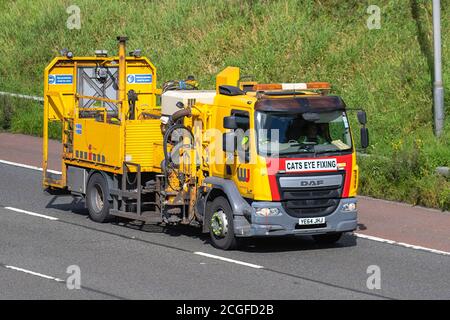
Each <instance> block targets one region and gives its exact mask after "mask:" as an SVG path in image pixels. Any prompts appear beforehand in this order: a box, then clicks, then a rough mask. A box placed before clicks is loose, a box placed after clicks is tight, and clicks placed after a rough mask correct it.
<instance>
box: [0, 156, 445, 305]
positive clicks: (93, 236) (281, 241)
mask: <svg viewBox="0 0 450 320" xmlns="http://www.w3.org/2000/svg"><path fill="white" fill-rule="evenodd" d="M72 201H73V198H72V197H70V196H60V197H56V196H52V195H49V194H46V193H44V192H43V191H42V189H41V172H39V171H35V170H31V169H26V168H19V167H14V166H10V165H5V164H0V231H1V232H0V288H1V290H0V299H450V272H449V271H450V256H446V255H440V254H435V253H431V252H425V251H420V250H415V249H411V248H404V247H401V246H397V245H392V244H386V243H380V242H376V241H371V240H367V239H361V238H357V237H355V236H353V235H346V236H345V237H344V238H343V239H342V240H341V241H340V242H339V243H338V244H336V245H333V246H328V247H323V246H318V245H316V244H315V243H314V242H313V241H312V240H311V239H309V238H278V239H260V240H252V241H248V242H246V243H245V244H244V246H243V247H242V248H241V249H240V250H238V251H227V252H224V251H220V250H216V249H214V248H213V247H212V246H211V245H210V244H209V243H208V237H207V236H204V235H202V234H201V233H200V232H199V230H197V229H196V228H193V227H177V228H161V227H156V226H145V227H144V228H143V229H142V230H139V226H138V225H133V224H131V223H128V224H127V223H123V222H120V223H110V224H98V223H94V222H92V221H90V220H89V219H88V217H87V211H86V209H84V205H83V203H75V204H74V203H72ZM17 209H19V210H26V211H27V212H25V213H24V212H18V211H14V210H17ZM30 214H40V215H43V216H36V215H30ZM55 219H57V220H55ZM208 254H209V255H213V256H208ZM222 258H225V259H227V258H228V259H232V260H224V259H222ZM246 263H247V264H246ZM72 265H76V266H78V267H79V268H80V275H81V289H72V290H70V289H68V288H67V285H66V281H65V280H66V279H67V278H68V277H69V276H70V274H68V273H67V272H66V271H67V268H68V267H69V266H72ZM371 265H376V266H378V267H379V268H380V271H381V289H372V290H370V289H368V288H367V284H366V282H367V279H368V277H369V276H370V274H368V273H367V268H368V267H369V266H371Z"/></svg>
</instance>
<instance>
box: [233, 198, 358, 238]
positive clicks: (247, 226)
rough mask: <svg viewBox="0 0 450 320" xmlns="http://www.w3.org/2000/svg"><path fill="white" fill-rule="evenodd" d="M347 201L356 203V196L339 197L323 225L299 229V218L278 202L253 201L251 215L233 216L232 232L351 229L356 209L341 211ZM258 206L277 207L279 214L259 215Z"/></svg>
mask: <svg viewBox="0 0 450 320" xmlns="http://www.w3.org/2000/svg"><path fill="white" fill-rule="evenodd" d="M348 203H356V198H344V199H341V200H340V202H339V205H338V207H337V208H336V210H335V211H334V212H333V213H331V214H329V215H327V216H325V222H326V226H325V227H320V228H310V229H309V228H308V229H299V228H298V227H299V226H298V222H299V218H296V217H292V216H290V215H288V214H287V213H286V211H285V210H284V208H283V206H282V204H281V203H280V202H259V201H255V202H253V203H252V209H253V210H252V213H251V216H247V217H244V216H235V217H234V221H233V222H234V233H235V235H236V236H237V237H256V236H265V237H267V236H285V235H316V234H325V233H332V232H348V231H353V230H355V229H356V227H357V211H356V210H355V211H350V212H347V211H343V208H342V207H343V205H344V204H348ZM258 207H259V208H278V210H279V212H280V214H279V215H277V216H271V217H260V216H257V215H256V213H255V212H256V210H255V208H258ZM305 218H307V217H305ZM249 220H250V221H249Z"/></svg>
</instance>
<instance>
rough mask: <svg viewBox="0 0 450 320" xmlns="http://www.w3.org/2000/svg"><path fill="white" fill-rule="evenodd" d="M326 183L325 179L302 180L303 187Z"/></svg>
mask: <svg viewBox="0 0 450 320" xmlns="http://www.w3.org/2000/svg"><path fill="white" fill-rule="evenodd" d="M323 184H324V181H323V180H309V181H300V185H301V186H302V187H317V186H321V185H323Z"/></svg>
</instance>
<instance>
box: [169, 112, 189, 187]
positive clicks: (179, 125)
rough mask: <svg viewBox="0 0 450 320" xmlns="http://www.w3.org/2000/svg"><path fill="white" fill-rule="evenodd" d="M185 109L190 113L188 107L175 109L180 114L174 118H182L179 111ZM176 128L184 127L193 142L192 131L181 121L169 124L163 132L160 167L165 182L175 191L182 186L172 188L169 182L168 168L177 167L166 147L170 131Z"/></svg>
mask: <svg viewBox="0 0 450 320" xmlns="http://www.w3.org/2000/svg"><path fill="white" fill-rule="evenodd" d="M186 110H187V111H189V113H190V110H188V109H183V110H180V111H177V112H176V113H180V115H179V117H178V118H177V119H176V120H178V119H180V118H182V117H183V116H182V115H181V112H182V111H186ZM176 113H174V114H173V116H174V115H175V114H176ZM173 116H172V117H173ZM172 120H173V119H172ZM178 129H184V130H186V131H187V132H188V133H189V136H190V138H191V141H192V142H194V135H193V133H192V131H191V130H190V129H189V128H188V127H186V126H185V125H184V124H181V123H178V124H175V125H171V126H170V127H169V128H168V129H167V130H166V132H165V133H164V138H163V151H164V168H162V169H163V172H164V178H165V180H166V181H167V184H168V185H169V186H170V187H171V188H172V189H173V190H175V191H181V188H182V187H181V188H180V187H178V188H174V187H173V186H172V185H171V184H170V179H169V177H168V172H169V170H170V169H172V170H173V171H177V169H175V167H176V164H175V163H173V161H172V159H171V157H170V154H169V151H168V148H167V147H168V143H169V139H170V137H171V136H172V133H173V132H174V131H175V130H178ZM177 176H179V174H178V173H177Z"/></svg>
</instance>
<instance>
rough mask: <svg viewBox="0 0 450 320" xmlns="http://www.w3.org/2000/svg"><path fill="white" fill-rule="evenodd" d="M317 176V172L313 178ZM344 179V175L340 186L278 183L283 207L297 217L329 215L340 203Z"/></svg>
mask: <svg viewBox="0 0 450 320" xmlns="http://www.w3.org/2000/svg"><path fill="white" fill-rule="evenodd" d="M339 174H342V173H339ZM328 175H329V173H328ZM317 176H318V175H317V174H316V175H314V176H312V178H313V177H317ZM302 177H304V176H302ZM278 178H279V177H278ZM344 180H345V179H344V176H343V177H342V183H341V185H338V186H326V187H311V188H286V187H284V188H281V187H280V184H278V186H279V188H280V196H281V202H282V204H283V208H284V210H285V211H286V212H287V214H289V215H290V216H292V217H296V218H307V217H322V216H327V215H329V214H331V213H333V212H334V211H335V210H336V208H337V207H338V205H339V201H340V198H341V196H342V185H343V182H344Z"/></svg>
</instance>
